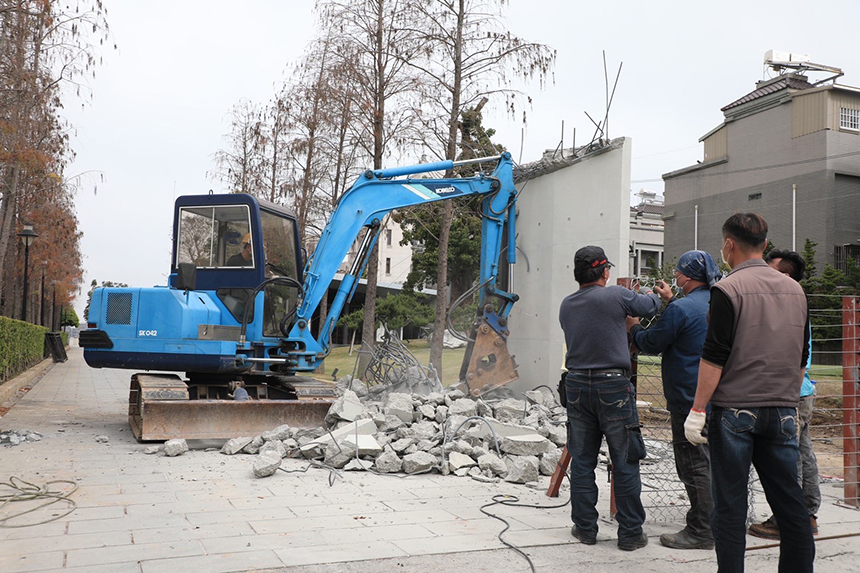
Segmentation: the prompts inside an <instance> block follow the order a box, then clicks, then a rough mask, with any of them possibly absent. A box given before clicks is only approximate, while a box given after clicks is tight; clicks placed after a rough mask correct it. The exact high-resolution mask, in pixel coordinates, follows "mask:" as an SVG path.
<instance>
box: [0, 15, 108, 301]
mask: <svg viewBox="0 0 860 573" xmlns="http://www.w3.org/2000/svg"><path fill="white" fill-rule="evenodd" d="M105 15H106V12H105V10H104V7H103V5H102V2H101V0H95V1H94V2H92V3H90V4H89V5H88V6H86V7H82V6H80V5H77V3H75V5H68V4H61V3H60V2H55V1H50V0H38V1H36V0H7V1H5V2H3V3H2V5H0V193H2V202H0V284H2V285H4V288H5V290H4V296H3V297H2V299H3V301H4V304H3V308H2V312H3V313H5V314H11V312H10V307H12V306H13V304H12V303H11V302H10V289H11V288H12V284H17V281H13V280H11V278H12V276H13V273H15V274H17V270H16V263H15V260H12V259H11V258H10V257H9V256H8V254H9V250H10V249H9V247H10V241H12V240H13V237H14V235H15V233H16V232H17V230H18V228H19V226H20V224H21V223H22V222H23V219H25V218H26V219H31V220H35V218H36V216H37V215H39V214H40V213H44V212H46V210H47V209H49V208H52V209H56V208H57V207H62V209H63V211H62V213H60V212H56V211H55V215H56V216H57V217H58V218H60V219H61V220H63V221H68V222H69V223H70V225H71V226H70V227H69V228H67V229H65V230H66V232H67V236H68V237H69V241H61V242H54V243H53V244H51V241H50V240H49V238H48V237H47V234H46V237H45V240H43V241H39V242H40V243H41V244H42V245H43V246H46V247H47V246H49V245H51V246H52V247H54V248H56V249H70V252H68V253H66V252H65V251H61V250H57V251H55V252H56V253H62V254H63V255H64V256H67V257H68V259H67V260H68V261H69V262H72V263H73V264H75V265H77V271H80V257H79V253H77V255H76V250H77V249H78V244H77V242H76V241H77V238H79V233H78V231H77V220H76V218H75V217H74V208H73V203H72V201H71V197H72V194H73V191H74V189H73V187H72V186H70V185H66V184H62V182H63V180H64V176H63V170H64V168H65V166H66V163H67V161H68V158H69V157H70V155H71V150H70V149H69V145H68V136H67V126H66V125H65V123H64V122H63V120H62V119H61V116H60V115H59V110H60V108H61V107H62V101H61V89H62V88H69V87H71V88H74V89H75V90H76V91H77V93H78V94H80V93H81V92H82V91H86V86H85V85H84V84H82V83H80V80H81V78H82V77H83V75H84V74H88V73H90V72H92V71H93V68H94V66H95V65H96V64H97V63H98V57H97V56H98V52H97V50H98V49H99V48H98V45H104V43H105V41H106V40H108V39H109V38H108V33H107V23H106V20H105ZM58 182H59V183H58ZM61 214H62V217H61ZM13 244H17V243H13ZM72 251H75V252H72ZM15 298H17V297H15Z"/></svg>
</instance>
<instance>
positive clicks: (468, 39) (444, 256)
mask: <svg viewBox="0 0 860 573" xmlns="http://www.w3.org/2000/svg"><path fill="white" fill-rule="evenodd" d="M505 3H506V2H505V0H424V1H422V2H420V3H419V10H420V13H421V19H420V20H419V21H420V22H421V24H422V25H421V27H420V28H419V29H418V30H416V31H417V32H423V33H424V34H425V36H424V38H425V42H424V47H425V49H424V53H423V56H424V57H423V58H421V59H417V58H414V59H410V60H409V61H408V62H407V63H408V64H409V65H410V66H411V67H413V68H415V69H418V70H420V72H421V73H422V74H423V75H424V77H425V79H426V81H425V82H423V83H422V85H424V86H428V87H429V88H430V89H428V90H425V91H424V93H423V102H424V106H425V108H426V109H425V110H423V113H422V114H421V117H422V119H423V122H424V126H425V134H426V136H427V139H425V143H426V144H427V145H428V147H429V148H430V149H431V150H436V152H437V153H439V155H441V156H442V157H444V158H445V159H456V158H457V150H458V134H459V122H460V119H459V118H460V116H461V115H462V114H463V112H464V111H465V110H467V109H468V108H470V107H476V106H477V105H478V103H479V102H480V101H481V100H483V98H494V97H498V96H503V97H505V99H506V102H505V105H506V109H508V110H509V111H511V113H513V111H514V102H515V100H516V96H517V95H518V92H517V91H516V90H515V89H513V88H512V86H511V80H512V79H513V78H514V77H519V78H524V79H531V78H533V77H537V78H539V79H540V81H541V82H543V81H544V80H545V79H546V77H547V76H548V75H549V74H550V73H551V71H552V69H553V66H554V64H555V52H554V51H553V50H551V49H550V48H549V47H547V46H545V45H543V44H537V43H532V42H527V41H525V40H523V39H522V38H519V37H517V36H515V35H513V34H511V33H510V32H509V31H508V30H507V26H505V25H504V24H503V22H502V12H501V10H502V7H503V6H504V4H505ZM480 105H481V106H483V104H480ZM440 151H441V153H440ZM445 175H446V177H450V176H452V175H453V172H450V171H449V172H448V173H446V174H445ZM441 210H442V213H441V220H442V225H441V230H440V234H439V265H438V275H437V286H436V320H435V323H434V328H433V341H432V344H431V348H430V362H431V364H433V365H434V367H435V368H436V370H437V371H438V372H441V367H442V340H443V335H444V331H445V327H446V325H445V318H446V315H447V294H448V293H447V286H448V283H449V278H448V240H449V236H450V231H451V222H452V220H453V215H454V205H453V202H451V201H446V202H445V203H444V204H443V205H442V207H441Z"/></svg>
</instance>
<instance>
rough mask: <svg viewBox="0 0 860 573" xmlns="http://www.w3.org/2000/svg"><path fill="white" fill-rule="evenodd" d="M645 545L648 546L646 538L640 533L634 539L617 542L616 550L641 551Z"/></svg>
mask: <svg viewBox="0 0 860 573" xmlns="http://www.w3.org/2000/svg"><path fill="white" fill-rule="evenodd" d="M646 545H648V536H647V535H645V533H642V535H640V536H639V537H637V538H635V539H619V540H618V549H620V550H621V551H636V550H637V549H642V548H643V547H645V546H646Z"/></svg>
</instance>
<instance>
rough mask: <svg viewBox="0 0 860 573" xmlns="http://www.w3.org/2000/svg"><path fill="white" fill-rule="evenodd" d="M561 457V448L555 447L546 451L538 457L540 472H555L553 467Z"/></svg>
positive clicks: (546, 473) (544, 473)
mask: <svg viewBox="0 0 860 573" xmlns="http://www.w3.org/2000/svg"><path fill="white" fill-rule="evenodd" d="M560 459H561V448H556V449H554V450H553V451H551V452H547V453H545V454H544V455H542V456H541V457H540V464H539V466H538V469H539V470H540V474H541V475H544V476H551V475H552V474H553V473H555V468H556V466H558V461H559V460H560Z"/></svg>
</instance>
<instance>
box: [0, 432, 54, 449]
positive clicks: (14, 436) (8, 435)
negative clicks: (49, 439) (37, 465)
mask: <svg viewBox="0 0 860 573" xmlns="http://www.w3.org/2000/svg"><path fill="white" fill-rule="evenodd" d="M44 437H45V436H43V435H42V434H40V433H39V432H34V431H33V430H3V431H2V432H0V446H17V445H19V444H23V443H26V442H39V441H41V440H42V438H44Z"/></svg>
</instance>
